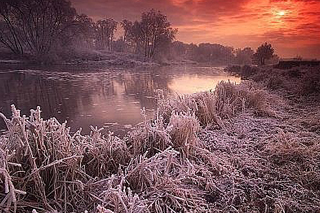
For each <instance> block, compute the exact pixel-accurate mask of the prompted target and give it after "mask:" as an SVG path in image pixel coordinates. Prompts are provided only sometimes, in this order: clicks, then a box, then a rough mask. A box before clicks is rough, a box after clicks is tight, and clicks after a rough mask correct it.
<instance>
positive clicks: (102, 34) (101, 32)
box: [96, 18, 118, 50]
mask: <svg viewBox="0 0 320 213" xmlns="http://www.w3.org/2000/svg"><path fill="white" fill-rule="evenodd" d="M117 24H118V23H117V22H116V21H115V20H113V19H111V18H107V19H102V20H98V21H97V23H96V46H97V48H98V49H105V48H107V49H108V50H112V42H113V39H114V33H115V31H116V30H117Z"/></svg>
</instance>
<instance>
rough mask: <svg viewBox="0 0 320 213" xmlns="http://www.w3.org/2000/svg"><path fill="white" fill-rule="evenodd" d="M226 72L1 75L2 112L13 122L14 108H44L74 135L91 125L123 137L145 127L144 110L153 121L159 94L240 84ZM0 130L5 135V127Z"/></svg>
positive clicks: (60, 70) (9, 72)
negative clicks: (139, 125) (136, 127)
mask: <svg viewBox="0 0 320 213" xmlns="http://www.w3.org/2000/svg"><path fill="white" fill-rule="evenodd" d="M222 70H223V69H222V68H205V67H162V68H152V69H151V68H150V69H144V70H105V69H80V68H76V67H73V68H72V69H71V68H55V69H51V70H45V69H41V70H35V69H32V70H10V69H6V70H0V112H2V113H4V114H5V115H6V116H10V114H11V112H10V105H11V104H15V105H16V107H17V108H18V109H20V110H21V113H22V114H25V115H27V116H28V115H29V112H30V109H34V108H36V107H37V106H41V109H42V112H43V113H42V116H43V117H44V118H45V119H47V118H49V117H52V116H54V117H56V118H57V119H58V120H59V121H60V122H63V121H65V120H67V121H68V125H69V126H71V130H72V131H75V130H77V129H79V128H80V127H81V128H82V129H83V133H89V131H90V125H93V126H98V127H104V128H105V131H114V132H115V133H116V134H120V135H123V134H124V133H125V132H126V131H128V130H129V129H130V128H131V127H132V126H134V125H135V124H137V123H139V122H141V121H142V120H143V117H142V115H141V109H142V108H145V109H146V113H147V116H148V117H149V118H151V117H152V116H153V113H154V109H155V108H156V100H155V98H154V96H155V90H156V89H162V90H164V92H165V93H166V94H168V95H177V94H190V93H194V92H199V91H205V90H210V89H214V88H215V86H216V84H217V83H218V82H219V81H221V80H231V81H233V82H240V79H239V78H236V77H233V76H229V75H228V74H226V73H224V72H223V71H222ZM0 129H2V131H3V129H5V126H4V123H3V121H0Z"/></svg>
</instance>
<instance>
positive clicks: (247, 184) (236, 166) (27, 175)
mask: <svg viewBox="0 0 320 213" xmlns="http://www.w3.org/2000/svg"><path fill="white" fill-rule="evenodd" d="M280 103H281V104H280ZM310 107H313V109H314V110H315V111H316V112H317V111H319V109H320V106H319V104H314V105H312V106H310ZM40 113H41V111H40V108H38V109H37V110H32V111H31V115H30V116H29V117H26V116H21V115H20V112H19V110H17V109H15V107H14V106H13V107H12V117H11V119H7V118H6V117H5V116H4V115H2V114H0V116H1V117H2V118H3V119H4V120H5V122H6V124H7V128H8V131H7V132H6V133H4V134H3V135H2V136H1V137H0V178H1V182H0V206H1V208H2V209H3V210H4V211H7V212H10V211H11V212H30V211H32V210H34V212H35V211H37V212H54V211H57V212H84V211H86V210H87V211H89V212H101V213H102V212H103V213H106V212H126V213H127V212H158V213H160V212H316V211H319V210H320V208H319V206H320V193H319V192H320V191H319V190H320V189H319V185H320V180H319V177H320V168H319V166H318V165H319V164H320V150H319V147H320V137H319V134H318V133H317V132H316V131H313V129H312V128H311V129H310V128H309V127H308V128H307V127H306V124H310V125H312V127H314V126H315V125H316V124H314V123H312V122H315V121H314V120H312V122H311V117H312V116H307V115H306V116H305V117H301V116H302V114H303V113H299V112H297V111H295V108H294V107H292V106H289V105H288V104H287V103H286V100H285V99H283V98H281V97H279V96H276V95H270V94H269V93H268V92H267V91H266V90H263V89H262V87H261V86H259V85H258V84H255V83H252V82H250V81H247V82H243V83H242V84H240V85H235V84H233V83H230V82H221V83H220V84H219V85H218V86H217V88H216V90H215V91H214V92H205V93H197V94H193V95H188V96H182V97H179V98H177V99H164V98H163V97H162V95H161V92H159V99H158V110H157V113H156V115H155V117H154V119H153V120H151V121H147V120H146V121H145V122H143V123H142V124H141V125H140V126H137V127H136V128H135V130H133V131H132V132H130V133H129V134H128V135H127V136H126V137H124V138H118V137H116V136H113V135H112V134H109V135H102V134H101V133H100V129H98V128H93V127H92V132H91V134H90V135H86V136H83V135H82V134H81V131H78V132H76V133H75V134H70V132H69V128H68V127H67V126H66V124H65V123H63V124H60V123H59V122H58V121H57V120H56V119H55V118H51V119H49V120H43V119H42V118H41V114H40ZM315 116H319V114H315Z"/></svg>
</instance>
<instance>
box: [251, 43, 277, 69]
mask: <svg viewBox="0 0 320 213" xmlns="http://www.w3.org/2000/svg"><path fill="white" fill-rule="evenodd" d="M273 53H274V49H273V48H272V46H271V44H268V43H267V42H266V43H264V44H262V45H261V46H259V47H258V49H257V51H256V53H255V54H254V55H253V59H254V60H255V61H256V62H257V63H258V64H259V65H265V62H266V60H267V59H270V58H272V56H273Z"/></svg>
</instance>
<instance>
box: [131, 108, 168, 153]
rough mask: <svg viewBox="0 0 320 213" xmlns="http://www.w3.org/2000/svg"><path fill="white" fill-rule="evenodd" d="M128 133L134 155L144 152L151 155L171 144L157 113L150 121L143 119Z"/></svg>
mask: <svg viewBox="0 0 320 213" xmlns="http://www.w3.org/2000/svg"><path fill="white" fill-rule="evenodd" d="M129 134H130V135H129V140H130V141H129V143H130V144H131V148H132V149H133V155H134V156H136V155H139V154H144V153H145V152H148V156H152V155H154V154H156V153H157V152H159V151H163V150H165V149H166V148H168V147H169V146H172V145H173V144H172V142H171V137H170V134H169V132H168V131H167V125H166V124H165V122H164V120H163V117H162V116H161V115H159V114H157V117H156V118H155V119H153V120H152V121H150V122H147V121H145V122H144V123H143V125H142V126H141V127H139V128H137V129H135V130H134V131H132V132H130V133H129Z"/></svg>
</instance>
